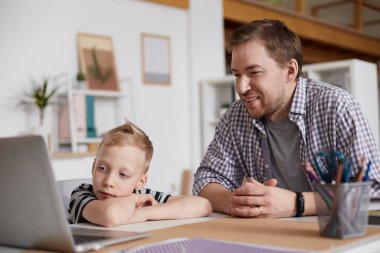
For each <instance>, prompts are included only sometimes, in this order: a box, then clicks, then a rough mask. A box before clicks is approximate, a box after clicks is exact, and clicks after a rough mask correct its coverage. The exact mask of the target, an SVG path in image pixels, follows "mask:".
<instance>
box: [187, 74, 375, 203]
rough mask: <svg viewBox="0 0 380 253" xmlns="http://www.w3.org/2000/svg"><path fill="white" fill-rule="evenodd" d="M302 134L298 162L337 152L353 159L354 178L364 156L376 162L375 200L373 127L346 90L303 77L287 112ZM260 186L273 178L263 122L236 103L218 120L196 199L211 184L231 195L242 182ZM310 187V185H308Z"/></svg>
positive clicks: (196, 184)
mask: <svg viewBox="0 0 380 253" xmlns="http://www.w3.org/2000/svg"><path fill="white" fill-rule="evenodd" d="M289 119H290V120H291V121H292V122H294V123H295V124H296V125H297V126H298V128H299V130H300V157H299V158H300V159H301V163H302V164H304V163H305V162H306V161H312V158H313V156H314V155H315V154H316V153H317V152H318V151H321V150H329V151H331V150H339V151H341V152H343V153H344V154H345V155H346V157H351V158H352V160H353V169H352V172H351V176H354V175H356V173H358V170H359V167H360V159H361V157H362V155H365V157H366V158H367V161H368V160H371V161H372V166H373V167H372V170H371V172H370V173H369V180H371V181H373V184H372V189H371V195H380V183H379V182H380V158H379V152H378V149H377V147H376V144H375V141H374V139H373V135H372V133H371V130H370V127H369V124H368V122H367V120H366V119H365V117H364V115H363V113H362V112H361V109H360V106H359V104H358V103H357V102H356V101H355V100H354V99H353V97H352V96H351V95H350V94H349V93H348V92H347V91H345V90H343V89H340V88H338V87H336V86H333V85H329V84H326V83H322V82H318V81H315V80H312V79H306V78H300V79H299V81H298V83H297V88H296V91H295V94H294V98H293V102H292V105H291V108H290V112H289ZM244 176H246V177H253V178H254V179H256V180H257V181H259V182H264V181H265V180H267V179H269V178H273V177H274V174H273V167H272V163H271V155H270V149H269V146H268V141H267V135H266V131H265V127H264V123H263V121H262V120H257V119H253V118H251V117H250V116H249V114H248V113H247V111H246V109H245V107H244V105H243V103H241V101H240V100H239V101H235V102H234V103H233V104H232V105H231V106H230V108H229V109H228V111H227V112H226V113H225V114H224V115H223V116H222V118H221V120H220V121H219V123H218V125H217V127H216V132H215V136H214V139H213V140H212V141H211V143H210V145H209V147H208V149H207V152H206V155H205V157H204V158H203V161H202V163H201V165H200V167H199V168H198V170H197V172H196V173H195V179H194V185H193V194H195V195H198V194H199V192H200V191H201V190H202V189H203V187H205V186H206V185H207V184H209V183H219V184H221V185H223V186H224V187H225V188H226V189H228V190H229V191H233V190H234V189H236V188H238V187H240V186H241V184H242V181H243V177H244ZM309 184H310V186H312V185H311V183H310V181H309Z"/></svg>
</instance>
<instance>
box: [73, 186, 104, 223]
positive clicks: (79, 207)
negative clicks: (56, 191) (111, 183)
mask: <svg viewBox="0 0 380 253" xmlns="http://www.w3.org/2000/svg"><path fill="white" fill-rule="evenodd" d="M96 199H97V198H96V196H95V193H94V190H93V187H92V185H91V184H81V185H80V186H78V187H77V188H75V189H74V190H73V192H72V193H71V197H70V204H69V209H68V213H67V220H68V222H69V223H70V224H75V223H81V222H85V221H86V220H85V219H84V218H83V216H82V213H83V210H84V208H85V206H86V205H87V204H88V203H90V202H91V201H92V200H96Z"/></svg>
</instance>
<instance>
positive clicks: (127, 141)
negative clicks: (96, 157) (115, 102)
mask: <svg viewBox="0 0 380 253" xmlns="http://www.w3.org/2000/svg"><path fill="white" fill-rule="evenodd" d="M103 145H106V146H110V147H112V146H126V145H130V146H134V147H136V148H139V149H141V150H142V151H143V152H145V164H144V167H145V173H146V172H147V171H148V169H149V164H150V161H151V160H152V156H153V145H152V142H151V141H150V140H149V137H148V136H147V135H146V134H145V133H144V131H143V130H141V129H140V128H139V127H137V126H136V125H135V124H133V123H131V122H129V121H128V122H126V123H125V124H123V125H121V126H119V127H116V128H113V129H111V130H110V131H108V132H107V133H106V134H105V135H104V137H103V139H102V141H101V142H100V145H99V149H98V152H99V150H100V149H101V147H102V146H103Z"/></svg>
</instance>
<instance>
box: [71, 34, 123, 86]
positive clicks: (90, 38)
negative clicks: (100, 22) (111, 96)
mask: <svg viewBox="0 0 380 253" xmlns="http://www.w3.org/2000/svg"><path fill="white" fill-rule="evenodd" d="M77 43H78V52H79V62H80V71H81V72H82V73H83V74H84V76H85V78H86V81H87V86H88V87H87V88H88V89H91V90H110V91H119V90H120V88H119V82H118V76H117V71H116V63H115V56H114V52H113V44H112V38H111V37H109V36H103V35H95V34H87V33H78V34H77Z"/></svg>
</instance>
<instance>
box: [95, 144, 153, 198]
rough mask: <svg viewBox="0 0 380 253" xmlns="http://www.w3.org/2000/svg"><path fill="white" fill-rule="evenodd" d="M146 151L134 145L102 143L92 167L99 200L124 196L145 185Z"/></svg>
mask: <svg viewBox="0 0 380 253" xmlns="http://www.w3.org/2000/svg"><path fill="white" fill-rule="evenodd" d="M144 165H145V153H144V152H143V151H142V150H140V149H138V148H136V147H133V146H129V145H126V146H106V145H102V147H101V148H100V150H99V153H98V155H97V157H96V160H95V161H94V164H93V167H92V184H93V186H94V192H95V195H96V197H97V198H98V199H99V200H102V199H106V198H112V197H124V196H128V195H130V194H132V192H133V190H134V189H135V188H141V187H143V186H144V185H145V183H146V180H147V175H146V174H145V173H144V172H145V167H144Z"/></svg>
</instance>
